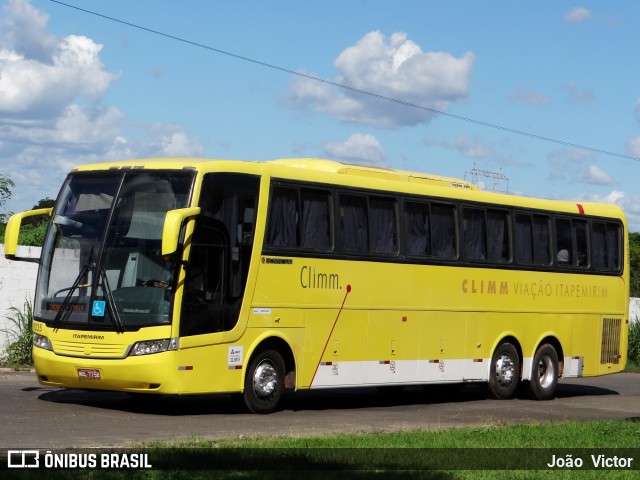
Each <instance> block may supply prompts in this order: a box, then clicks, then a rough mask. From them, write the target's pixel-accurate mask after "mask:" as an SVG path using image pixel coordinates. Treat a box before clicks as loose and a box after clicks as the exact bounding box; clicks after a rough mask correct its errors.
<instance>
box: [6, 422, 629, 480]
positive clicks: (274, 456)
mask: <svg viewBox="0 0 640 480" xmlns="http://www.w3.org/2000/svg"><path fill="white" fill-rule="evenodd" d="M131 448H132V449H131V450H120V451H118V452H119V453H122V452H125V453H127V452H135V453H140V452H144V453H148V455H149V461H150V463H151V464H152V465H153V466H154V468H153V469H151V470H84V471H79V470H39V471H37V472H29V471H25V470H22V471H16V470H13V471H11V472H10V473H12V474H13V473H19V474H20V475H18V476H13V477H6V476H4V475H3V478H17V479H32V478H34V479H35V478H38V479H55V480H57V479H62V478H78V479H102V478H106V479H114V480H124V479H127V480H138V479H146V480H160V479H177V480H178V479H179V480H181V479H185V480H186V479H189V480H196V479H205V478H206V479H208V478H215V479H247V480H253V479H256V480H258V479H259V480H271V479H274V480H275V479H298V478H304V479H305V480H315V479H323V480H324V479H328V478H340V479H341V480H351V479H355V480H360V479H369V478H373V479H385V480H386V479H390V480H395V479H398V480H400V479H425V480H457V479H461V480H466V479H477V478H479V479H487V480H494V479H538V478H542V479H554V480H555V479H557V478H560V479H596V478H598V479H600V478H605V479H632V478H633V479H635V478H638V471H637V470H611V469H607V470H605V471H603V470H587V469H575V470H550V469H548V468H547V467H546V464H547V463H548V462H549V461H550V460H551V457H552V455H554V454H555V455H556V456H558V457H563V458H566V456H567V455H571V458H572V459H576V458H578V457H580V458H582V459H583V460H584V465H585V466H590V465H591V459H590V455H591V454H594V455H596V456H597V455H599V454H606V455H608V456H613V455H617V456H618V457H629V456H631V457H634V455H636V456H637V457H638V458H634V463H636V462H637V463H638V465H635V467H636V468H640V422H638V421H632V420H628V421H602V422H586V423H577V422H569V423H561V424H544V425H509V426H490V427H479V428H461V429H448V430H434V431H416V432H397V433H374V434H355V435H354V434H349V435H347V434H344V435H331V436H323V437H258V438H242V439H232V440H206V439H198V438H193V439H190V440H188V441H180V442H153V443H146V444H140V445H135V446H132V447H131ZM87 452H89V453H92V452H95V451H94V450H84V451H83V453H87ZM101 452H103V450H99V451H98V453H97V455H100V453H101ZM201 468H205V469H208V470H201Z"/></svg>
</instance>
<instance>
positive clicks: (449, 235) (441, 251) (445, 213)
mask: <svg viewBox="0 0 640 480" xmlns="http://www.w3.org/2000/svg"><path fill="white" fill-rule="evenodd" d="M456 245H457V242H456V207H454V206H453V205H443V204H438V203H434V204H432V205H431V248H432V250H433V256H434V257H437V258H455V257H456V256H457V253H458V252H457V246H456Z"/></svg>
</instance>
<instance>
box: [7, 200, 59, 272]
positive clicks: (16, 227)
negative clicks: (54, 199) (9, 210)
mask: <svg viewBox="0 0 640 480" xmlns="http://www.w3.org/2000/svg"><path fill="white" fill-rule="evenodd" d="M51 212H53V208H51V207H49V208H38V209H37V210H29V211H27V212H21V213H16V214H13V215H11V218H9V221H8V222H7V227H6V229H5V231H4V256H5V257H6V258H11V259H14V260H20V258H16V252H17V251H18V236H19V235H20V225H21V224H22V219H23V218H27V217H35V216H36V215H48V216H51Z"/></svg>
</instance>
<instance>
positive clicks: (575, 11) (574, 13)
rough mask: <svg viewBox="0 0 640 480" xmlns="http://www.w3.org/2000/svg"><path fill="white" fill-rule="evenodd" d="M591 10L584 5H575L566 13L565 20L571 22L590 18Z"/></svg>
mask: <svg viewBox="0 0 640 480" xmlns="http://www.w3.org/2000/svg"><path fill="white" fill-rule="evenodd" d="M591 17H592V15H591V11H590V10H588V9H586V8H584V7H574V8H572V9H571V10H569V11H568V12H567V13H565V15H564V21H565V22H569V23H580V22H586V21H587V20H590V19H591Z"/></svg>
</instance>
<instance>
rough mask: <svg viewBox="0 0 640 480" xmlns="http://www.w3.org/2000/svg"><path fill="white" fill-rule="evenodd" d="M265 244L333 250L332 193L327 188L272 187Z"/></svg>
mask: <svg viewBox="0 0 640 480" xmlns="http://www.w3.org/2000/svg"><path fill="white" fill-rule="evenodd" d="M266 237H267V238H266V242H265V243H266V245H267V246H268V247H293V248H300V247H302V248H306V249H314V250H330V249H331V195H330V194H329V192H328V191H325V190H316V189H312V188H298V187H282V186H276V187H273V192H272V194H271V204H270V206H269V219H268V225H267V236H266Z"/></svg>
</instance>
